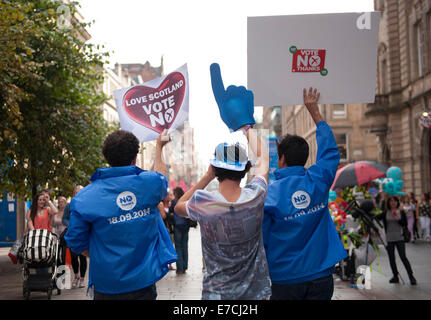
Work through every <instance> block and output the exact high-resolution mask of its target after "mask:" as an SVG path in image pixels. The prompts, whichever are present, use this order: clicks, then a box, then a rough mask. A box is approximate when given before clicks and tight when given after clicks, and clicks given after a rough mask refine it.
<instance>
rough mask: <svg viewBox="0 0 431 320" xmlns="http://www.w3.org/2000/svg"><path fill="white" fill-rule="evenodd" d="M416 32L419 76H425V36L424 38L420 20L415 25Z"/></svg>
mask: <svg viewBox="0 0 431 320" xmlns="http://www.w3.org/2000/svg"><path fill="white" fill-rule="evenodd" d="M414 32H415V42H416V43H415V50H416V59H417V66H416V70H417V76H418V77H422V76H423V38H422V26H421V23H420V22H418V23H417V24H416V25H415V26H414Z"/></svg>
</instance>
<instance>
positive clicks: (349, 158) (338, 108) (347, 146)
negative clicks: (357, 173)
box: [281, 104, 378, 166]
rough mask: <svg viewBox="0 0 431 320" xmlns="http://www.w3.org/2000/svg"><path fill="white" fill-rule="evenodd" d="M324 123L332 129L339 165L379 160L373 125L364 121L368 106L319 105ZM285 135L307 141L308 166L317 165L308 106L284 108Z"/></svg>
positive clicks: (311, 120)
mask: <svg viewBox="0 0 431 320" xmlns="http://www.w3.org/2000/svg"><path fill="white" fill-rule="evenodd" d="M319 108H320V112H321V114H322V116H323V119H324V120H325V121H326V122H327V123H328V124H329V125H330V126H331V128H332V130H333V133H334V136H335V140H336V142H337V145H338V150H339V151H340V157H341V160H340V164H341V165H344V164H347V163H351V162H354V161H359V160H377V156H378V155H377V150H376V136H375V134H374V133H371V132H370V128H371V126H372V122H371V120H370V119H367V118H366V117H365V111H366V108H367V106H366V105H365V104H348V105H344V104H338V105H332V104H324V105H319ZM281 110H282V112H281V116H282V120H281V123H282V135H285V134H287V133H289V134H296V135H299V136H301V137H303V138H304V139H305V140H307V142H308V144H309V146H310V156H309V158H308V162H307V165H306V166H310V165H311V164H313V163H315V161H316V155H317V143H316V125H315V124H314V121H313V119H312V118H311V116H310V114H309V113H308V111H307V109H306V107H305V106H283V107H282V109H281Z"/></svg>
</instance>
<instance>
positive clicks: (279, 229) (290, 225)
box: [263, 121, 347, 284]
mask: <svg viewBox="0 0 431 320" xmlns="http://www.w3.org/2000/svg"><path fill="white" fill-rule="evenodd" d="M316 138H317V146H318V149H317V159H316V164H314V165H312V166H311V167H310V168H308V170H307V169H305V168H304V167H301V166H294V167H286V168H282V169H279V170H276V171H275V176H276V181H275V182H273V183H272V184H271V185H269V187H268V195H267V197H266V201H265V209H264V210H265V214H264V218H263V241H264V246H265V250H266V256H267V259H268V267H269V274H270V277H271V281H272V282H273V283H276V284H293V283H303V282H307V281H311V280H315V279H318V278H322V277H324V276H327V275H329V274H332V273H333V271H334V266H335V264H337V263H338V262H339V261H341V260H343V259H344V258H346V257H347V253H346V250H345V249H344V247H343V245H342V243H341V240H340V238H339V236H338V233H337V231H336V229H335V227H334V224H333V222H332V219H331V216H330V214H329V210H328V195H329V189H330V188H331V185H332V183H333V180H334V177H335V174H336V172H337V168H338V163H339V161H340V154H339V152H338V148H337V144H336V142H335V139H334V135H333V134H332V130H331V128H330V127H329V126H328V124H327V123H326V122H325V121H321V122H319V123H318V124H317V129H316Z"/></svg>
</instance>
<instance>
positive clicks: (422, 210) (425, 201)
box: [416, 193, 431, 241]
mask: <svg viewBox="0 0 431 320" xmlns="http://www.w3.org/2000/svg"><path fill="white" fill-rule="evenodd" d="M416 212H417V213H416V215H417V216H419V219H420V221H419V222H420V231H419V234H420V237H421V238H422V239H425V240H426V241H430V217H431V206H430V198H429V195H428V193H422V195H421V200H420V203H419V205H418V206H417V209H416Z"/></svg>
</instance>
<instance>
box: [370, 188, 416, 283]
mask: <svg viewBox="0 0 431 320" xmlns="http://www.w3.org/2000/svg"><path fill="white" fill-rule="evenodd" d="M376 219H378V220H382V221H383V226H384V228H385V233H386V240H387V247H386V249H387V251H388V256H389V264H390V266H391V270H392V274H393V277H392V278H391V279H390V280H389V282H390V283H399V278H398V276H399V273H398V269H397V264H396V262H395V248H397V251H398V255H399V256H400V258H401V261H402V262H403V264H404V267H405V268H406V270H407V274H408V276H409V279H410V283H411V284H412V285H416V284H417V282H416V279H415V277H414V276H413V270H412V267H411V265H410V262H409V260H408V259H407V256H406V245H405V242H404V237H403V228H404V227H406V226H407V217H406V213H405V212H404V210H402V208H401V206H400V200H399V199H398V198H397V197H395V196H392V197H388V199H387V200H386V204H385V210H384V211H383V212H382V213H381V214H379V215H377V216H376Z"/></svg>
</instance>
